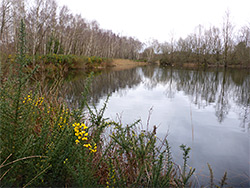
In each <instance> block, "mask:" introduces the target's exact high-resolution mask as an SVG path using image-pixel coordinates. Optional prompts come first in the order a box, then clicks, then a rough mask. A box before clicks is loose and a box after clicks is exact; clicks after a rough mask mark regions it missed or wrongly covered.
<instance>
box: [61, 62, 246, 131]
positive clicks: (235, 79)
mask: <svg viewBox="0 0 250 188" xmlns="http://www.w3.org/2000/svg"><path fill="white" fill-rule="evenodd" d="M83 75H84V74H83ZM85 78H86V75H85V76H83V77H78V78H77V77H76V78H71V81H70V82H67V83H65V84H64V86H63V89H62V91H63V92H64V93H65V97H66V99H67V101H68V102H69V103H70V104H74V105H77V104H78V103H79V101H81V99H82V95H81V93H82V92H83V91H84V87H85V86H84V85H85ZM142 81H143V84H144V86H145V87H146V88H147V89H150V90H152V89H154V88H156V87H157V85H158V84H160V85H162V86H164V87H165V88H166V90H165V94H166V95H167V97H169V98H172V97H174V95H175V93H176V92H177V91H183V92H184V93H185V95H188V96H189V98H190V100H191V102H192V103H194V104H196V105H197V106H198V107H199V108H205V107H206V106H208V105H211V104H214V106H215V115H216V116H217V118H218V121H219V122H222V121H223V120H224V119H225V117H226V116H227V114H228V112H229V110H230V109H231V108H232V106H231V105H232V102H235V104H236V105H237V106H236V107H235V106H234V105H233V110H234V111H235V112H236V113H238V114H239V118H240V119H241V127H242V128H243V129H244V130H245V131H248V130H249V129H250V117H249V113H250V96H249V95H250V74H249V72H247V71H243V70H233V71H232V70H227V71H224V70H210V69H209V70H186V69H176V68H160V67H154V66H146V67H141V68H135V69H130V70H123V71H112V70H110V71H108V70H106V71H102V72H101V73H99V75H96V76H95V77H94V79H93V82H92V86H91V99H92V102H94V103H98V101H99V100H100V99H101V98H103V97H105V96H107V95H108V94H111V93H114V92H117V93H118V94H119V95H120V96H122V95H124V94H126V91H127V90H126V89H125V88H128V89H129V88H132V87H134V86H137V85H138V84H140V83H141V82H142ZM124 92H125V93H124ZM236 108H237V109H236Z"/></svg>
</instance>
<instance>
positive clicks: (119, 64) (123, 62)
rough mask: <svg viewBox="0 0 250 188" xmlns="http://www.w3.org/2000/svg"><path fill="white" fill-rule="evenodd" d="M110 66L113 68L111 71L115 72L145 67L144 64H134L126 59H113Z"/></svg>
mask: <svg viewBox="0 0 250 188" xmlns="http://www.w3.org/2000/svg"><path fill="white" fill-rule="evenodd" d="M110 65H111V66H112V67H113V68H112V69H113V70H115V71H119V70H126V69H132V68H135V67H137V66H144V65H147V63H146V62H135V61H132V60H128V59H114V60H113V61H112V62H111V63H110Z"/></svg>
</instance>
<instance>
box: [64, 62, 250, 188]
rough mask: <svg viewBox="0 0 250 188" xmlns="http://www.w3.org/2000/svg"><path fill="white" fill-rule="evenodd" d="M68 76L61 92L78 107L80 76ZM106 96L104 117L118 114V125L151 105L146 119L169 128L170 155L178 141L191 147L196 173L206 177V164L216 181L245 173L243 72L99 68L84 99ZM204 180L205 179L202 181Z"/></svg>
mask: <svg viewBox="0 0 250 188" xmlns="http://www.w3.org/2000/svg"><path fill="white" fill-rule="evenodd" d="M73 75H74V76H73V77H72V78H71V79H70V80H71V81H70V82H66V83H65V84H64V86H63V89H62V91H63V94H64V95H65V97H66V99H67V100H68V101H69V103H70V105H78V104H79V101H80V100H81V98H82V96H81V92H82V91H83V90H84V87H85V86H84V84H85V78H86V75H85V76H82V77H81V76H79V75H78V76H77V74H76V73H74V74H73ZM108 94H111V97H110V101H109V103H108V109H107V111H106V114H105V117H107V116H108V117H111V118H113V117H114V116H115V115H116V113H120V112H124V113H123V122H124V123H132V122H133V121H134V120H137V119H138V118H140V117H141V118H142V120H147V115H148V111H149V109H150V107H152V106H154V112H153V115H152V117H151V123H152V124H153V125H154V124H155V125H159V124H160V127H159V128H158V136H159V137H160V136H161V135H163V136H164V135H165V133H166V132H168V131H169V133H170V134H169V137H168V139H169V141H170V144H171V146H172V153H173V155H175V156H174V158H176V159H182V154H181V153H180V151H179V149H178V148H179V145H180V144H183V143H185V144H187V145H188V146H191V148H192V153H191V154H192V156H191V157H190V158H191V159H192V161H191V164H190V165H191V166H193V167H195V168H196V169H197V172H201V171H202V170H203V172H201V174H206V175H208V174H209V173H208V171H206V172H205V173H204V171H205V170H204V169H207V167H206V164H207V162H209V163H210V165H212V167H216V168H215V170H216V171H215V172H214V176H215V177H216V178H217V179H220V178H221V176H222V174H223V173H224V172H225V170H228V173H229V175H230V176H231V178H230V180H231V183H233V185H234V186H235V185H238V184H239V183H241V181H245V179H244V178H242V177H239V176H238V174H242V173H245V174H246V175H248V176H249V130H250V115H249V114H250V96H249V95H250V73H249V71H246V70H219V69H217V70H212V69H208V70H187V69H175V68H161V67H157V66H156V67H155V66H145V67H137V68H134V69H130V70H123V71H112V70H104V71H101V72H99V73H98V74H96V75H95V77H94V80H93V82H92V86H91V98H90V100H91V101H92V102H94V103H95V104H96V105H97V107H99V106H100V105H102V103H103V101H104V100H105V99H106V96H107V95H108ZM112 116H113V117H112ZM181 162H182V161H181V160H180V161H177V163H179V164H180V163H181ZM234 175H235V176H234ZM236 175H237V176H236ZM207 181H209V178H207V179H206V180H205V181H204V182H207ZM245 183H246V184H244V185H247V181H246V182H245ZM204 184H206V183H204Z"/></svg>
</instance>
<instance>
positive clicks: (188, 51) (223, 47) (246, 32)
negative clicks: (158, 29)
mask: <svg viewBox="0 0 250 188" xmlns="http://www.w3.org/2000/svg"><path fill="white" fill-rule="evenodd" d="M143 56H144V58H147V59H148V60H150V61H157V60H159V61H160V63H161V64H163V65H183V64H188V65H190V64H193V65H195V66H196V65H204V66H225V67H227V66H241V67H250V23H249V24H248V25H245V26H243V27H241V28H240V29H239V30H236V29H235V25H234V24H232V22H231V17H230V12H229V11H227V12H226V13H225V16H224V18H223V24H222V27H221V28H218V27H215V26H211V27H210V28H205V27H203V26H201V25H199V26H198V27H196V29H195V32H194V33H192V34H190V35H188V36H187V37H186V38H184V39H183V38H179V39H178V40H176V39H175V38H174V34H172V35H171V38H170V41H169V42H165V43H159V42H157V41H156V40H155V41H153V42H151V46H150V47H148V48H147V49H146V50H145V51H144V54H143Z"/></svg>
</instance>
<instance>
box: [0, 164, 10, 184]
mask: <svg viewBox="0 0 250 188" xmlns="http://www.w3.org/2000/svg"><path fill="white" fill-rule="evenodd" d="M12 168H13V166H12V167H10V168H9V169H8V170H6V172H5V173H4V174H3V175H2V177H1V178H0V181H2V179H3V177H4V176H5V175H6V174H7V173H8V172H9V171H10V169H12Z"/></svg>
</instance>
